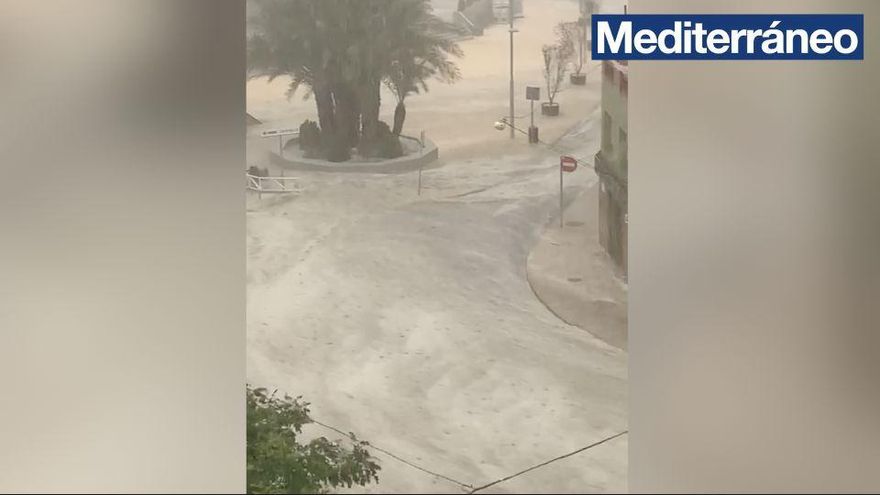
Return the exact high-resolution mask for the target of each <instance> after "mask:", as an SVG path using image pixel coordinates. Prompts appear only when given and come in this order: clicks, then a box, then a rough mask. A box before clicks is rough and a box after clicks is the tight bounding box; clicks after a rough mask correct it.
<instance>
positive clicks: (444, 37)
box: [384, 2, 462, 135]
mask: <svg viewBox="0 0 880 495" xmlns="http://www.w3.org/2000/svg"><path fill="white" fill-rule="evenodd" d="M420 3H421V5H420ZM402 7H404V8H401V9H397V10H395V11H393V12H394V14H395V16H394V24H393V25H395V26H397V27H396V28H394V31H395V33H394V34H395V36H396V37H397V39H396V40H395V41H394V43H393V49H392V50H393V51H392V53H391V57H390V63H389V65H388V68H387V69H386V71H385V72H386V75H385V79H384V82H385V85H386V86H387V87H388V89H390V90H391V92H392V93H393V94H394V96H395V97H396V98H397V106H396V107H395V108H394V127H393V129H392V132H393V133H394V134H395V135H400V133H401V132H402V131H403V123H404V121H405V119H406V105H405V103H404V102H405V100H406V97H407V96H409V95H410V94H413V93H420V92H422V91H428V80H429V79H432V78H434V79H437V80H439V81H441V82H444V83H447V84H452V83H454V82H456V81H458V80H459V79H460V78H461V72H460V71H459V69H458V66H457V65H456V64H455V63H453V62H452V61H451V60H450V59H449V58H450V57H461V56H462V51H461V48H459V46H458V44H457V43H455V42H454V41H453V40H452V38H451V32H452V30H453V29H454V27H453V26H452V25H451V24H448V23H445V22H443V21H441V20H440V19H438V18H437V17H435V16H434V15H432V14H431V7H430V4H428V3H427V2H411V3H404V4H403V5H402ZM401 26H407V27H406V28H401Z"/></svg>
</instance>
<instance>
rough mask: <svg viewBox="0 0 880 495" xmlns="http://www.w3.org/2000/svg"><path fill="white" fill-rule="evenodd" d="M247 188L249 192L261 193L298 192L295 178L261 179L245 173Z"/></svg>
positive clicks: (261, 177)
mask: <svg viewBox="0 0 880 495" xmlns="http://www.w3.org/2000/svg"><path fill="white" fill-rule="evenodd" d="M245 176H246V177H247V188H248V189H249V190H251V191H256V192H258V193H260V194H263V193H293V192H299V191H300V188H299V185H298V184H297V180H298V179H297V178H296V177H263V176H259V175H251V174H249V173H245Z"/></svg>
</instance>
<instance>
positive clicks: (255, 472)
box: [246, 386, 379, 493]
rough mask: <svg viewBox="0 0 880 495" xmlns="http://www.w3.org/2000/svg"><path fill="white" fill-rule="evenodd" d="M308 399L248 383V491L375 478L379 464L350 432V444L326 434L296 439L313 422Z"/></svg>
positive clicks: (324, 487) (313, 489)
mask: <svg viewBox="0 0 880 495" xmlns="http://www.w3.org/2000/svg"><path fill="white" fill-rule="evenodd" d="M308 406H309V405H308V403H306V402H302V400H301V399H299V398H296V399H294V398H291V397H288V396H286V395H285V396H284V397H283V398H280V397H276V396H275V394H274V393H272V394H270V393H267V391H266V389H263V388H257V389H254V388H251V387H250V386H248V387H247V449H246V450H247V465H246V466H247V467H246V469H247V492H248V493H327V492H328V491H329V490H330V489H333V488H340V487H346V488H349V489H350V488H351V487H352V486H353V485H359V486H366V485H367V484H369V483H374V482H377V481H379V478H378V477H377V476H376V474H377V473H378V472H379V465H378V464H377V463H376V461H375V459H374V458H373V457H372V456H371V455H370V453H369V452H368V451H367V443H366V442H361V441H358V439H357V438H355V437H354V435H353V434H352V435H350V440H351V441H352V444H353V447H352V448H351V449H348V448H347V447H345V446H344V445H342V444H341V443H340V442H331V441H330V440H327V439H326V438H324V437H321V438H316V439H314V440H312V441H310V442H308V443H299V442H298V441H297V440H298V439H297V436H298V435H299V434H301V433H302V427H303V425H305V424H308V423H311V422H312V419H311V418H310V417H309V407H308Z"/></svg>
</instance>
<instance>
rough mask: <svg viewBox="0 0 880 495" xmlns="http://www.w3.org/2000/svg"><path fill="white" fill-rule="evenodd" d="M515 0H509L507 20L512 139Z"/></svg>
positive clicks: (511, 131) (512, 132) (511, 134)
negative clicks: (508, 25) (508, 26)
mask: <svg viewBox="0 0 880 495" xmlns="http://www.w3.org/2000/svg"><path fill="white" fill-rule="evenodd" d="M513 1H514V0H507V20H508V22H509V23H510V29H509V30H510V139H513V138H514V137H515V134H514V132H515V131H514V129H513V122H514V120H513V119H514V115H515V114H514V109H513V33H514V32H515V30H514V29H513Z"/></svg>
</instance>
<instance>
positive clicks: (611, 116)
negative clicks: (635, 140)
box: [596, 60, 629, 276]
mask: <svg viewBox="0 0 880 495" xmlns="http://www.w3.org/2000/svg"><path fill="white" fill-rule="evenodd" d="M628 69H629V66H628V64H627V62H626V61H625V60H623V61H615V60H605V61H603V62H602V146H601V148H600V150H599V153H597V154H596V173H597V174H598V175H599V184H600V185H599V188H600V189H599V242H600V243H601V244H602V247H603V248H605V250H606V251H607V252H608V254H609V255H610V256H611V259H612V260H614V263H615V264H616V265H617V266H618V267H620V269H621V270H622V271H623V274H624V276H626V273H627V223H628V220H629V219H628V214H627V212H628V207H627V169H628V163H627V99H628V96H629V75H628Z"/></svg>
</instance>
